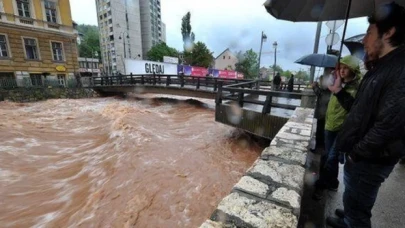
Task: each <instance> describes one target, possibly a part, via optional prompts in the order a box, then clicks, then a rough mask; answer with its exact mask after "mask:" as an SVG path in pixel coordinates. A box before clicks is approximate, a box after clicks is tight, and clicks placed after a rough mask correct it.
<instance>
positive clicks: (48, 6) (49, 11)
mask: <svg viewBox="0 0 405 228" xmlns="http://www.w3.org/2000/svg"><path fill="white" fill-rule="evenodd" d="M45 13H46V20H47V21H48V22H53V23H57V21H56V3H55V2H51V1H45Z"/></svg>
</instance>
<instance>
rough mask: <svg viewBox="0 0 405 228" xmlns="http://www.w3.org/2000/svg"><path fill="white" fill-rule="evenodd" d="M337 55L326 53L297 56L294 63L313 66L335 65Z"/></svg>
mask: <svg viewBox="0 0 405 228" xmlns="http://www.w3.org/2000/svg"><path fill="white" fill-rule="evenodd" d="M337 62H338V57H337V56H335V55H327V54H310V55H305V56H303V57H301V58H299V59H298V60H297V61H295V63H299V64H302V65H308V66H315V67H335V66H336V63H337Z"/></svg>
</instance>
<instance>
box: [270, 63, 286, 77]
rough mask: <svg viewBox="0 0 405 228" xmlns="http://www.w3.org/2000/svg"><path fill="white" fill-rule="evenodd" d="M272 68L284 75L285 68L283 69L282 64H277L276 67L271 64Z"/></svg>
mask: <svg viewBox="0 0 405 228" xmlns="http://www.w3.org/2000/svg"><path fill="white" fill-rule="evenodd" d="M270 68H271V69H275V71H276V72H278V73H280V74H281V75H283V72H284V70H283V68H281V66H280V65H276V67H274V65H271V66H270Z"/></svg>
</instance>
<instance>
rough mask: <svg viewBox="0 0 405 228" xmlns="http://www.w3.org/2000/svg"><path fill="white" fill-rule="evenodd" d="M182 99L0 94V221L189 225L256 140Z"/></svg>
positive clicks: (235, 174) (251, 153) (245, 163)
mask: <svg viewBox="0 0 405 228" xmlns="http://www.w3.org/2000/svg"><path fill="white" fill-rule="evenodd" d="M188 101H191V102H180V101H179V100H175V99H158V98H150V97H149V98H147V99H138V98H127V99H117V98H97V99H82V100H48V101H43V102H37V103H26V104H19V103H10V102H0V119H1V122H0V226H1V227H142V228H144V227H198V226H199V225H200V224H201V223H203V222H204V221H205V219H207V218H208V217H209V216H210V214H211V213H212V212H213V210H214V209H215V207H216V206H217V204H218V203H219V201H220V200H221V199H222V197H224V196H225V195H227V194H228V193H229V192H230V190H231V188H232V186H233V185H234V184H235V183H236V182H237V181H238V180H239V178H240V177H241V176H242V175H243V174H244V172H245V171H246V170H247V169H248V168H249V167H250V165H251V164H252V163H253V162H254V160H255V159H256V158H257V157H258V156H259V154H260V152H261V150H262V149H263V148H262V147H260V146H259V145H258V144H257V143H256V142H255V140H252V139H251V138H250V137H249V136H248V135H245V134H242V133H240V132H238V131H236V130H235V129H233V128H231V127H227V126H224V125H222V124H219V123H216V122H215V121H214V110H212V108H208V107H206V106H205V105H204V103H201V102H200V101H196V100H188Z"/></svg>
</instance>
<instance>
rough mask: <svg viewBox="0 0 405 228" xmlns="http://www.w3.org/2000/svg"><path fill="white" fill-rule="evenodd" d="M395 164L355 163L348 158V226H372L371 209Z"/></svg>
mask: <svg viewBox="0 0 405 228" xmlns="http://www.w3.org/2000/svg"><path fill="white" fill-rule="evenodd" d="M394 166H395V165H389V166H387V165H380V164H370V163H368V162H365V161H359V162H356V163H355V162H353V161H352V160H351V159H350V158H347V159H346V163H345V167H344V183H345V192H344V194H343V205H344V211H345V219H344V221H345V223H346V224H347V225H348V227H350V228H357V227H371V221H370V219H371V210H372V209H373V206H374V203H375V200H376V198H377V194H378V190H379V189H380V186H381V183H383V182H384V181H385V179H386V178H387V177H388V176H389V175H390V173H391V172H392V170H393V169H394Z"/></svg>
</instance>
